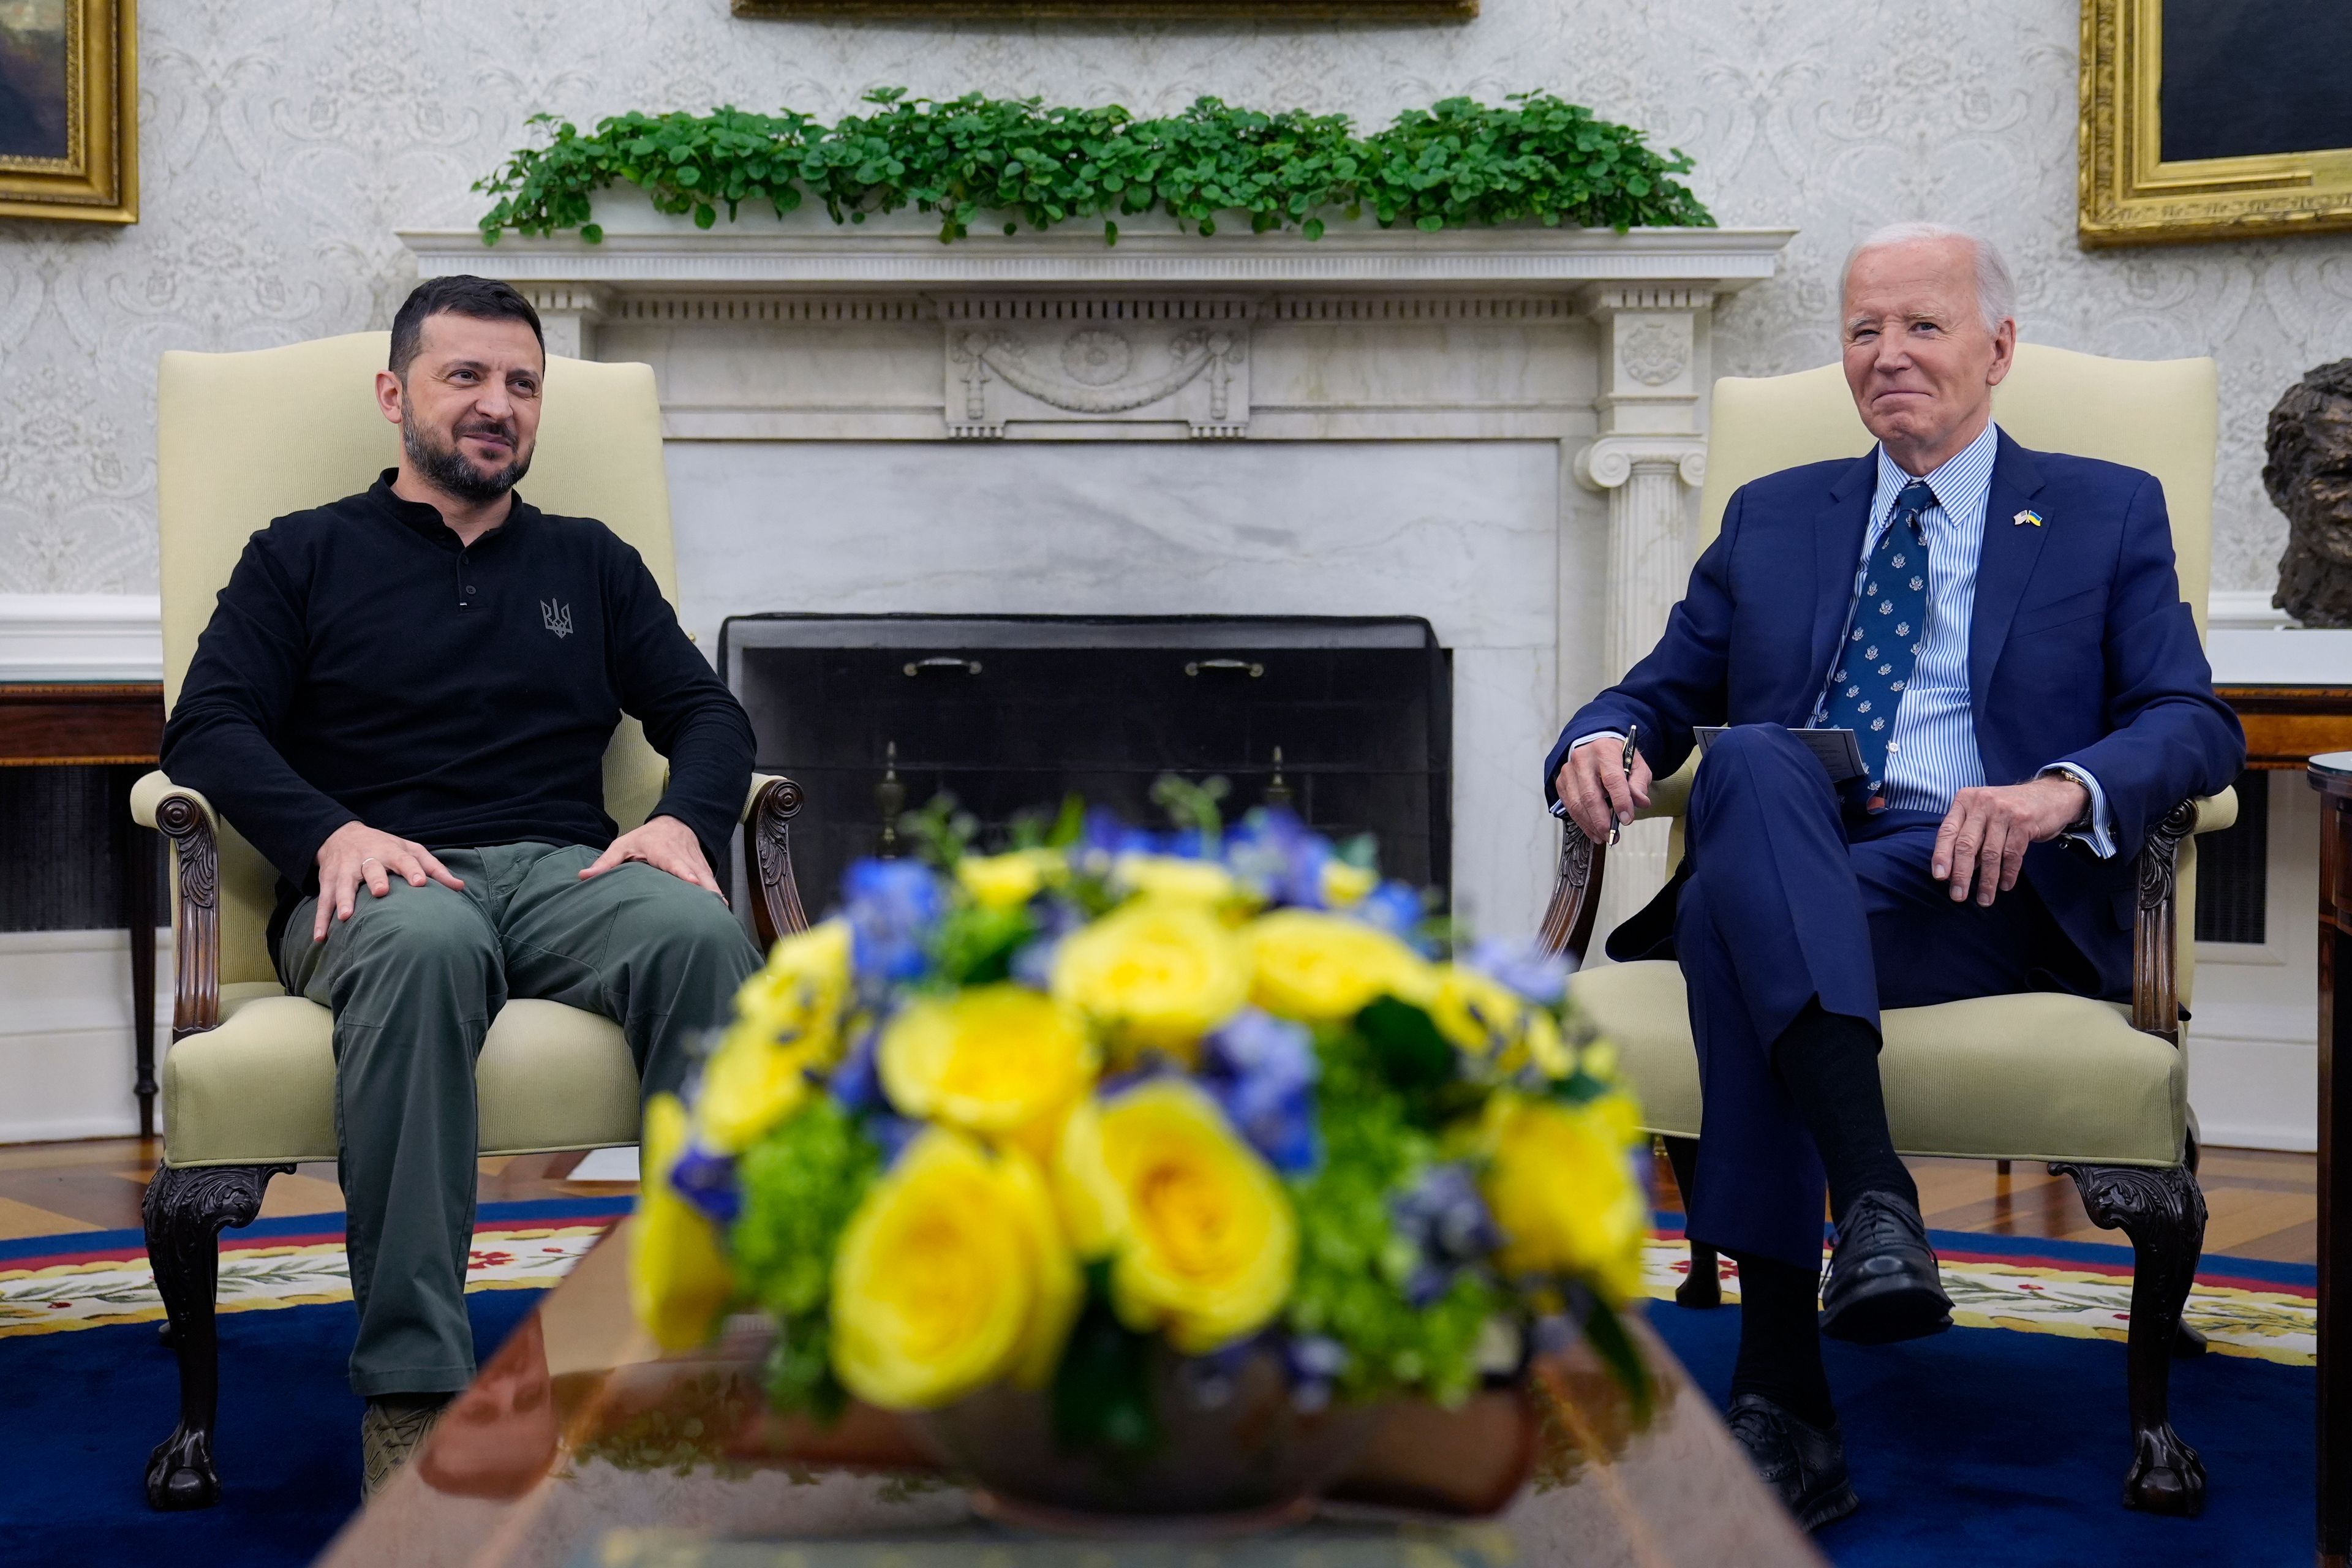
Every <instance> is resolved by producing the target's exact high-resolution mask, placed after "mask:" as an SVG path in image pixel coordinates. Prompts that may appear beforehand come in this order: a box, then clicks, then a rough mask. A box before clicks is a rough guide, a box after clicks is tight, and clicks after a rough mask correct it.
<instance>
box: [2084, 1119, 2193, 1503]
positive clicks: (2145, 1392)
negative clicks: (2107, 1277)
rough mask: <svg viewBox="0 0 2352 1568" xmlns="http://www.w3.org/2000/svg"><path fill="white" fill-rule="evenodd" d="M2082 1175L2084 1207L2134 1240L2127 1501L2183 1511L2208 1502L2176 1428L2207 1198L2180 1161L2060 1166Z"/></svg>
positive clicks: (2101, 1223) (2101, 1224)
mask: <svg viewBox="0 0 2352 1568" xmlns="http://www.w3.org/2000/svg"><path fill="white" fill-rule="evenodd" d="M2050 1172H2051V1174H2053V1175H2058V1174H2062V1173H2063V1174H2064V1175H2069V1176H2072V1177H2074V1184H2075V1186H2077V1187H2078V1188H2080V1189H2081V1190H2082V1194H2083V1206H2084V1209H2086V1210H2087V1211H2089V1213H2090V1216H2091V1220H2092V1222H2093V1223H2094V1224H2095V1225H2097V1226H2099V1227H2100V1228H2101V1229H2104V1230H2114V1229H2116V1228H2118V1227H2120V1228H2121V1229H2122V1231H2123V1233H2124V1234H2125V1235H2126V1236H2128V1237H2131V1244H2132V1301H2131V1340H2130V1343H2129V1345H2128V1346H2127V1347H2126V1349H2127V1357H2126V1365H2127V1367H2128V1369H2129V1380H2130V1390H2131V1425H2132V1448H2133V1453H2132V1465H2131V1470H2130V1473H2129V1474H2128V1475H2126V1477H2125V1478H2124V1506H2126V1508H2137V1509H2145V1510H2147V1511H2148V1512H2150V1513H2168V1514H2179V1515H2183V1516H2189V1515H2194V1514H2197V1513H2200V1512H2202V1511H2203V1510H2204V1507H2205V1466H2204V1464H2203V1462H2202V1461H2201V1460H2200V1459H2199V1458H2197V1450H2196V1449H2194V1448H2192V1447H2189V1445H2188V1444H2187V1443H2186V1442H2184V1441H2182V1440H2181V1436H2180V1434H2179V1433H2178V1432H2175V1431H2174V1430H2173V1429H2172V1420H2171V1410H2170V1396H2171V1382H2172V1358H2173V1356H2174V1354H2175V1353H2177V1351H2176V1347H2177V1345H2178V1343H2179V1330H2180V1309H2181V1307H2182V1306H2183V1305H2184V1304H2185V1303H2186V1302H2187V1301H2188V1300H2189V1286H2190V1284H2191V1283H2192V1282H2193V1281H2194V1279H2195V1278H2196V1274H2197V1258H2198V1256H2199V1255H2200V1253H2201V1252H2203V1251H2204V1248H2205V1194H2203V1193H2201V1192H2200V1191H2199V1190H2198V1188H2197V1178H2196V1177H2195V1176H2193V1175H2191V1174H2189V1171H2188V1170H2187V1169H2186V1168H2185V1167H2183V1166H2179V1165H2171V1166H2159V1167H2156V1168H2153V1169H2151V1168H2147V1167H2143V1166H2131V1165H2066V1164H2058V1165H2053V1166H2051V1167H2050Z"/></svg>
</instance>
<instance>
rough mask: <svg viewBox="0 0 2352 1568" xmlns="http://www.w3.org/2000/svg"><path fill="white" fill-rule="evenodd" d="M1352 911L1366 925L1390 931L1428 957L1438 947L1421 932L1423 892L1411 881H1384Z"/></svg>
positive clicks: (1415, 950) (1393, 935)
mask: <svg viewBox="0 0 2352 1568" xmlns="http://www.w3.org/2000/svg"><path fill="white" fill-rule="evenodd" d="M1348 912H1349V914H1351V915H1353V916H1354V917H1355V918H1356V919H1358V920H1360V921H1363V922H1364V923H1365V924H1366V925H1370V926H1377V927H1378V928H1379V929H1381V931H1386V932H1388V933H1389V934H1390V935H1391V936H1392V937H1395V938H1396V939H1397V940H1398V941H1399V942H1403V943H1404V944H1405V945H1406V946H1408V947H1411V948H1412V950H1413V951H1414V952H1418V953H1420V954H1421V955H1422V956H1423V957H1424V958H1427V957H1431V956H1433V954H1434V951H1435V950H1434V948H1433V945H1432V944H1431V942H1430V941H1429V939H1428V938H1427V937H1425V936H1423V934H1422V931H1421V922H1422V919H1423V908H1422V902H1421V889H1418V888H1415V887H1414V886H1412V884H1411V883H1409V882H1398V881H1393V880H1392V881H1387V882H1382V883H1381V885H1380V886H1379V887H1377V888H1374V889H1372V890H1371V891H1370V892H1369V893H1367V894H1365V895H1364V898H1363V901H1362V902H1361V903H1359V904H1358V905H1357V906H1356V907H1355V908H1354V909H1352V910H1349V911H1348Z"/></svg>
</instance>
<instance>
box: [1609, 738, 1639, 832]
mask: <svg viewBox="0 0 2352 1568" xmlns="http://www.w3.org/2000/svg"><path fill="white" fill-rule="evenodd" d="M1641 738H1642V726H1640V725H1639V724H1628V725H1626V726H1625V750H1624V752H1623V753H1622V761H1623V762H1624V763H1625V795H1626V797H1627V798H1628V799H1631V798H1632V797H1633V746H1634V742H1638V741H1639V740H1640V739H1641ZM1618 831H1619V826H1618V823H1617V820H1616V813H1614V812H1612V813H1610V822H1609V842H1610V843H1612V844H1614V843H1616V842H1617V834H1618Z"/></svg>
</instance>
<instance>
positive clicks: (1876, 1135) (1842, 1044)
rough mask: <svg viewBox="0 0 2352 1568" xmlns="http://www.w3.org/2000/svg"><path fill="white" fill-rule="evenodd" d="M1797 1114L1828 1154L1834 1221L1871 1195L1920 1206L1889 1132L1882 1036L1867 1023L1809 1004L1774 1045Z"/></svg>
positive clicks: (1824, 1165)
mask: <svg viewBox="0 0 2352 1568" xmlns="http://www.w3.org/2000/svg"><path fill="white" fill-rule="evenodd" d="M1772 1067H1773V1070H1774V1071H1776V1072H1777V1073H1779V1074H1780V1081H1781V1083H1782V1084H1784V1085H1786V1086H1787V1088H1788V1090H1789V1097H1790V1099H1791V1100H1795V1101H1796V1104H1797V1114H1798V1115H1799V1116H1801V1117H1802V1118H1803V1119H1804V1122H1805V1129H1806V1131H1810V1132H1811V1134H1812V1135H1813V1146H1814V1147H1815V1148H1817V1149H1819V1150H1820V1151H1821V1154H1822V1169H1823V1170H1824V1171H1826V1172H1828V1173H1829V1178H1830V1217H1831V1218H1832V1219H1834V1220H1839V1221H1843V1219H1844V1218H1845V1211H1846V1209H1847V1207H1848V1205H1851V1204H1852V1203H1853V1200H1854V1199H1856V1198H1858V1197H1860V1196H1861V1195H1862V1194H1864V1193H1873V1192H1876V1193H1893V1194H1896V1195H1897V1196H1899V1197H1901V1198H1903V1199H1905V1200H1906V1202H1908V1203H1910V1204H1911V1205H1913V1206H1915V1207H1916V1206H1917V1205H1918V1202H1919V1188H1918V1186H1917V1184H1916V1183H1914V1182H1913V1181H1912V1180H1911V1173H1910V1172H1909V1171H1907V1170H1906V1169H1904V1166H1903V1161H1902V1158H1901V1156H1899V1155H1897V1154H1896V1153H1895V1140H1894V1138H1893V1137H1892V1136H1890V1135H1889V1134H1888V1132H1887V1131H1886V1099H1885V1095H1884V1094H1883V1093H1882V1092H1881V1091H1880V1089H1879V1083H1878V1031H1877V1030H1875V1029H1874V1028H1872V1027H1871V1026H1869V1025H1867V1024H1865V1023H1864V1022H1863V1021H1862V1020H1861V1019H1859V1018H1849V1017H1847V1016H1844V1015H1843V1014H1842V1013H1824V1012H1823V1011H1822V1005H1821V1003H1820V1001H1819V1000H1818V999H1816V1000H1814V1001H1811V1002H1808V1003H1806V1004H1805V1010H1804V1011H1803V1012H1801V1013H1800V1014H1798V1015H1797V1021H1796V1022H1795V1023H1793V1024H1790V1026H1789V1027H1788V1031H1787V1032H1786V1033H1785V1034H1783V1035H1782V1036H1781V1037H1780V1039H1779V1040H1778V1041H1776V1042H1775V1043H1774V1044H1773V1047H1772Z"/></svg>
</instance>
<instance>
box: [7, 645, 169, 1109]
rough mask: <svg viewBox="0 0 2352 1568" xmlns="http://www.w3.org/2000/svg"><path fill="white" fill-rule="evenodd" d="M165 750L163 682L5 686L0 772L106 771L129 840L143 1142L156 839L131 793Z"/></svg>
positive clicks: (151, 1047) (128, 897)
mask: <svg viewBox="0 0 2352 1568" xmlns="http://www.w3.org/2000/svg"><path fill="white" fill-rule="evenodd" d="M162 747H163V686H162V684H161V683H160V682H157V681H140V682H135V683H126V684H121V685H112V684H101V683H99V682H96V681H89V682H82V681H73V682H61V683H58V684H56V685H42V686H24V685H5V684H0V767H52V768H56V767H103V768H106V769H107V770H108V772H109V775H110V785H111V788H110V792H109V793H110V797H111V806H112V810H113V812H114V815H115V821H116V822H117V824H118V825H119V826H120V827H121V832H122V834H123V837H122V839H121V843H122V845H123V846H124V849H123V855H122V861H121V868H120V869H121V875H122V908H123V918H124V919H125V920H126V921H128V922H129V924H130V927H131V1037H132V1039H133V1040H134V1041H136V1042H137V1045H136V1049H137V1061H138V1069H137V1071H138V1076H137V1079H135V1080H134V1082H133V1085H132V1089H133V1092H135V1093H136V1094H137V1095H138V1097H139V1136H141V1137H142V1138H152V1137H153V1136H154V1135H155V852H156V841H155V835H154V834H153V833H151V832H149V831H148V830H146V829H145V828H142V827H140V826H137V825H136V824H134V823H132V822H131V784H132V783H133V782H135V781H136V780H137V779H138V777H139V775H140V774H141V773H143V772H145V771H146V770H147V769H149V768H152V767H153V766H154V765H155V758H156V754H157V752H159V751H161V750H162Z"/></svg>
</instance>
